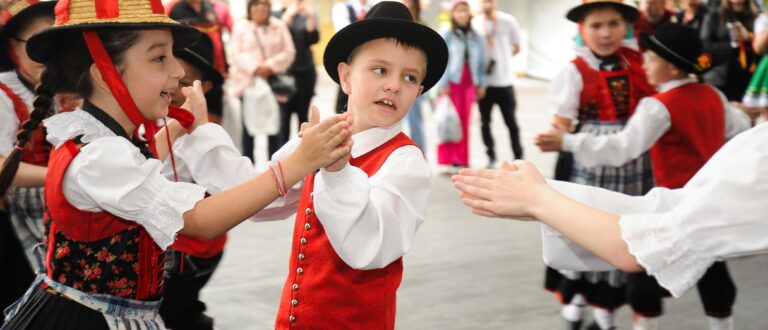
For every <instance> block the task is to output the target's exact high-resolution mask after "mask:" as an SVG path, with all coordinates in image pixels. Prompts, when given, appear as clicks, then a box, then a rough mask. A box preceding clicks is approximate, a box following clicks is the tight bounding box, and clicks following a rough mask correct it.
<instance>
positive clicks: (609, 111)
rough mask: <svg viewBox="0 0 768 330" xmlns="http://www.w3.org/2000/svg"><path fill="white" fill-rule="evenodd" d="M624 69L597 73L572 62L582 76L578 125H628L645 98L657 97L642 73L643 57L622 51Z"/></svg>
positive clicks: (584, 62)
mask: <svg viewBox="0 0 768 330" xmlns="http://www.w3.org/2000/svg"><path fill="white" fill-rule="evenodd" d="M618 55H619V57H620V59H621V64H622V69H621V70H619V71H598V70H595V69H592V68H591V67H590V66H589V64H587V61H585V60H584V59H583V58H581V57H577V58H576V59H574V60H573V61H572V62H573V64H574V65H576V68H577V69H578V70H579V73H581V79H582V82H583V85H584V88H583V89H582V91H581V95H580V97H579V98H580V99H579V118H578V119H579V121H626V120H629V116H631V115H632V113H633V112H634V110H635V106H637V103H638V102H639V101H640V99H642V98H643V97H646V96H649V95H652V94H653V93H654V90H653V87H652V86H651V85H649V84H648V82H647V80H646V78H645V73H643V69H642V66H643V61H642V57H641V54H640V53H639V52H636V51H634V50H631V49H629V48H620V49H619V51H618Z"/></svg>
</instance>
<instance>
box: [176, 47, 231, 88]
mask: <svg viewBox="0 0 768 330" xmlns="http://www.w3.org/2000/svg"><path fill="white" fill-rule="evenodd" d="M173 55H174V56H176V57H177V58H180V59H182V60H184V61H187V62H189V64H192V66H194V67H196V68H197V69H198V70H200V71H202V72H203V74H204V75H205V76H206V77H208V78H210V79H211V82H213V84H214V85H221V84H223V83H224V76H222V75H221V72H219V70H216V68H214V67H213V66H211V64H210V63H208V62H206V61H204V60H203V59H201V58H200V56H198V55H196V54H193V53H192V52H190V51H189V50H187V49H179V50H176V51H174V52H173Z"/></svg>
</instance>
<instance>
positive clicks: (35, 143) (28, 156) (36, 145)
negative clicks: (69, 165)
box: [0, 83, 51, 166]
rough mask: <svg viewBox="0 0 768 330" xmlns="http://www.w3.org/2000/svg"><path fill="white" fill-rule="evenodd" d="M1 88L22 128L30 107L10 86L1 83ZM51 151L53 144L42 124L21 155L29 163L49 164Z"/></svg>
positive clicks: (19, 127) (23, 160)
mask: <svg viewBox="0 0 768 330" xmlns="http://www.w3.org/2000/svg"><path fill="white" fill-rule="evenodd" d="M0 90H2V91H3V92H5V95H7V96H8V98H9V99H11V102H12V103H13V110H14V111H15V112H16V118H17V119H18V120H19V126H18V130H21V126H22V124H24V122H25V121H27V119H29V108H28V107H27V104H26V103H24V100H22V99H21V97H19V96H18V95H16V94H15V93H14V92H13V91H12V90H11V89H10V88H9V87H8V86H6V85H4V84H2V83H0ZM50 152H51V144H50V143H48V142H47V141H46V140H45V127H44V126H43V125H42V123H41V124H40V126H39V127H38V128H37V129H35V130H34V131H32V136H31V137H30V138H29V141H28V142H27V145H26V146H24V151H23V153H22V155H21V161H22V162H25V163H27V164H32V165H38V166H47V165H48V154H50Z"/></svg>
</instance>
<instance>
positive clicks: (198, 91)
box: [181, 80, 208, 130]
mask: <svg viewBox="0 0 768 330" xmlns="http://www.w3.org/2000/svg"><path fill="white" fill-rule="evenodd" d="M181 93H182V94H184V97H186V98H187V100H186V101H185V102H184V104H182V105H181V107H182V108H183V109H187V110H189V111H190V112H192V114H193V115H195V122H194V123H193V124H192V129H191V130H194V129H195V128H197V126H200V125H203V124H206V123H208V104H207V103H206V101H205V93H204V92H203V84H202V83H201V82H200V80H195V81H194V82H193V83H192V86H187V87H182V88H181Z"/></svg>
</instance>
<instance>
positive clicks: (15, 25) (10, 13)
mask: <svg viewBox="0 0 768 330" xmlns="http://www.w3.org/2000/svg"><path fill="white" fill-rule="evenodd" d="M55 6H56V1H45V2H38V1H32V0H20V1H17V2H16V3H14V4H13V5H11V7H10V8H8V10H7V11H6V12H5V13H3V14H4V16H6V21H5V25H4V26H3V27H2V28H0V47H2V48H3V49H2V51H0V71H7V70H11V69H12V68H14V67H15V66H16V64H15V63H13V61H12V60H11V57H10V54H9V53H8V52H9V51H10V50H8V43H9V42H10V40H11V38H14V37H16V34H17V33H19V32H21V31H19V30H20V29H21V28H22V27H23V26H24V24H25V22H27V20H29V19H30V18H32V17H39V16H45V15H47V16H50V17H51V19H53V7H55ZM24 41H26V40H24Z"/></svg>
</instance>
